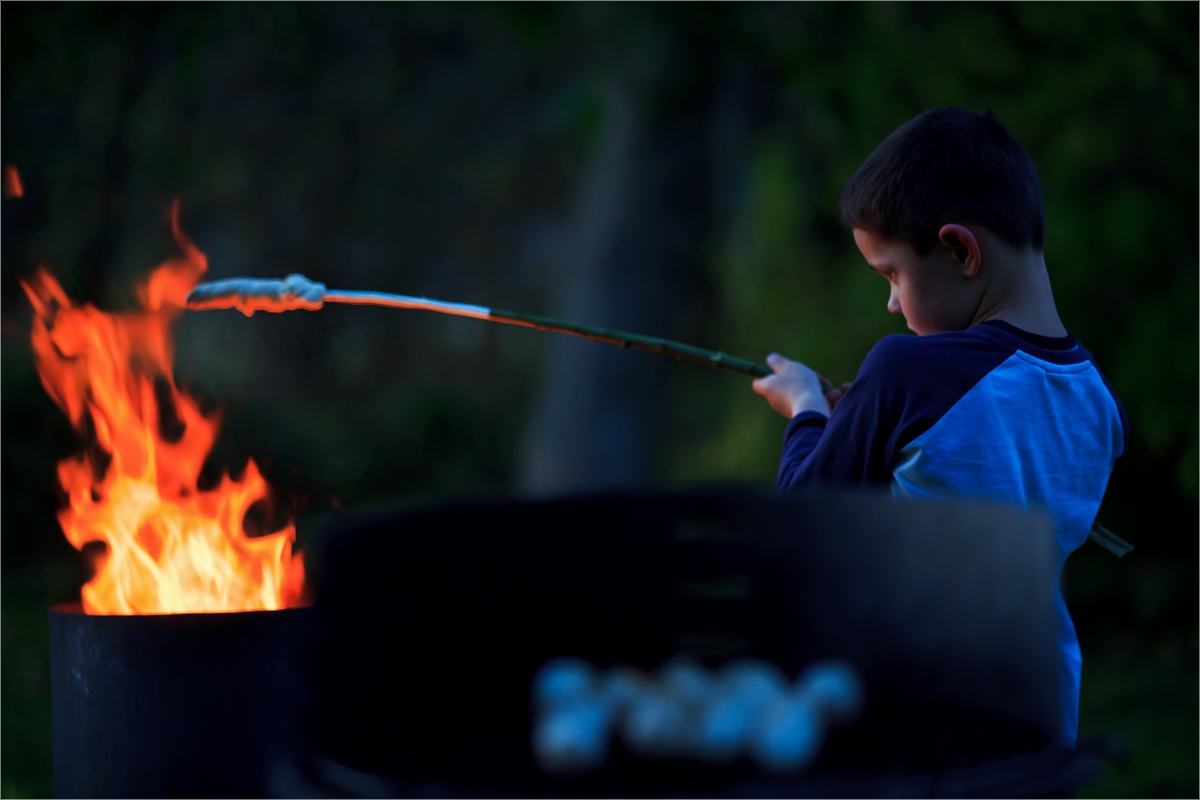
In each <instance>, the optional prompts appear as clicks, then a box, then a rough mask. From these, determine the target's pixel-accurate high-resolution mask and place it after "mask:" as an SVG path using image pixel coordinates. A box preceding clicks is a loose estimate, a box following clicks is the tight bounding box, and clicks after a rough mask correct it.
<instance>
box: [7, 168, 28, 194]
mask: <svg viewBox="0 0 1200 800" xmlns="http://www.w3.org/2000/svg"><path fill="white" fill-rule="evenodd" d="M24 196H25V188H24V187H23V186H21V173H19V172H17V168H16V167H14V166H12V165H9V166H7V167H5V168H4V199H5V200H14V199H16V198H18V197H24Z"/></svg>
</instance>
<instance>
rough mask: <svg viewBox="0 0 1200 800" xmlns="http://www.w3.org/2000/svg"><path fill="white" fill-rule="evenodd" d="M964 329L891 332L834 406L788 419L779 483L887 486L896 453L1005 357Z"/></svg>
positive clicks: (784, 488)
mask: <svg viewBox="0 0 1200 800" xmlns="http://www.w3.org/2000/svg"><path fill="white" fill-rule="evenodd" d="M1007 355H1008V354H1007V353H1004V352H1002V351H998V350H996V349H995V348H994V347H993V346H991V345H990V344H988V343H987V342H986V341H983V340H980V339H978V338H977V337H973V336H963V335H961V334H953V333H951V334H939V335H937V336H925V337H920V338H918V337H916V336H903V335H897V336H887V337H885V338H884V339H882V340H881V341H880V342H879V344H877V345H875V347H873V348H872V349H871V352H869V353H868V354H867V357H866V358H865V359H864V360H863V363H862V367H861V368H860V369H859V371H858V377H857V378H855V379H854V383H853V384H851V386H850V388H849V389H848V390H847V391H846V394H845V395H843V396H842V399H841V400H840V401H838V404H837V406H836V407H835V408H834V410H833V414H832V415H831V416H830V417H829V418H828V420H826V419H825V416H824V415H823V414H819V413H815V412H806V413H804V414H799V415H797V416H796V417H794V418H793V419H792V421H791V422H790V423H788V427H787V431H786V432H785V434H784V441H783V457H782V459H781V460H780V464H779V477H778V480H777V481H776V490H777V491H779V492H788V491H793V490H795V489H799V488H803V487H804V486H807V485H811V484H840V485H849V486H886V485H888V484H889V483H890V482H891V479H892V470H893V468H894V467H895V463H894V461H895V457H896V454H897V453H898V452H899V451H900V449H901V448H903V447H904V446H905V445H906V444H908V443H909V442H911V441H912V440H913V439H915V438H916V437H918V436H920V435H921V434H922V433H924V432H925V431H927V430H929V428H931V427H933V425H934V423H936V422H937V420H938V419H940V418H941V416H942V415H943V414H944V413H945V412H946V411H947V410H948V409H949V408H950V407H951V406H953V405H954V404H955V403H956V402H958V400H959V398H961V397H962V396H963V395H964V394H965V393H966V392H968V391H969V390H970V389H971V387H972V386H974V385H975V384H976V383H978V382H979V380H980V379H982V378H983V376H984V375H986V374H987V373H988V372H990V371H991V370H992V369H994V368H995V367H996V366H997V365H999V364H1000V362H1002V361H1003V360H1004V359H1005V358H1007Z"/></svg>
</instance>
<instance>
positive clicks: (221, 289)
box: [187, 274, 325, 317]
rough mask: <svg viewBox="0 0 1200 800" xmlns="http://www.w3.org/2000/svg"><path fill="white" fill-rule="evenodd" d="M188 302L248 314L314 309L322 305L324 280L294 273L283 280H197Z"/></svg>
mask: <svg viewBox="0 0 1200 800" xmlns="http://www.w3.org/2000/svg"><path fill="white" fill-rule="evenodd" d="M187 304H188V308H193V309H208V308H236V309H237V310H238V311H241V312H242V313H243V314H245V315H246V316H247V317H249V316H251V315H253V314H254V312H255V311H270V312H273V313H279V312H282V311H293V310H295V309H305V310H308V311H317V310H318V309H320V308H321V307H322V306H324V305H325V284H323V283H317V282H316V281H310V280H309V279H308V278H306V277H304V276H303V275H297V274H292V275H288V276H287V277H286V278H284V279H283V280H277V279H263V278H229V279H228V280H223V281H212V282H211V283H202V284H200V285H199V286H197V287H196V288H195V289H193V290H192V293H191V294H189V295H188V298H187Z"/></svg>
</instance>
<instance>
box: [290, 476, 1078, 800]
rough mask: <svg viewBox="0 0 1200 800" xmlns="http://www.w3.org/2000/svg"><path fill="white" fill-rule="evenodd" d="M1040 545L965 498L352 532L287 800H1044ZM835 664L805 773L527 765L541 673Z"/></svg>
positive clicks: (1048, 595) (1038, 523) (1070, 784)
mask: <svg viewBox="0 0 1200 800" xmlns="http://www.w3.org/2000/svg"><path fill="white" fill-rule="evenodd" d="M1053 536H1054V530H1053V523H1052V522H1051V520H1050V519H1049V517H1048V516H1047V515H1045V514H1040V515H1039V514H1029V513H1025V512H1022V511H1020V510H1019V509H1016V508H1012V507H1007V506H1001V505H997V504H987V503H980V502H966V501H953V502H950V501H946V502H941V501H938V502H934V501H897V500H893V499H892V498H890V497H888V496H881V495H864V494H828V495H811V496H804V497H788V498H779V497H769V496H762V495H760V494H757V493H752V492H748V491H737V490H731V491H714V490H707V491H698V492H687V493H672V492H629V493H617V494H609V495H602V496H591V497H582V498H570V499H563V500H555V501H548V502H520V501H505V502H497V503H486V504H485V503H479V504H466V505H464V504H459V505H452V506H446V507H442V508H434V509H426V510H421V511H417V512H412V513H407V514H397V515H381V516H380V515H377V516H375V517H372V518H366V519H360V520H358V521H354V522H350V523H348V524H346V525H345V526H344V529H343V530H342V531H340V532H339V533H338V534H337V535H333V536H331V537H329V539H328V544H327V546H326V547H325V548H324V551H323V559H322V565H323V568H322V570H321V573H322V577H321V578H320V579H319V580H318V582H317V585H316V598H317V605H316V608H315V611H316V612H317V616H318V622H317V634H316V636H317V639H316V641H317V642H318V644H317V646H316V648H315V649H314V651H313V652H314V657H313V661H312V670H313V671H312V680H313V705H312V712H311V716H310V717H309V722H308V725H309V727H308V737H307V738H308V747H309V749H308V750H307V751H306V754H305V755H304V756H303V757H302V758H300V759H299V760H298V761H297V762H295V767H296V769H294V770H293V772H292V777H293V780H291V781H290V782H286V781H285V782H280V783H279V784H278V785H277V787H276V791H278V792H279V793H280V794H281V795H290V796H312V795H314V794H321V793H326V794H327V795H328V794H335V795H336V794H339V793H340V794H341V795H342V796H438V795H440V796H524V797H537V796H549V797H580V796H601V797H604V796H615V797H620V796H635V797H653V796H781V797H784V796H786V797H802V796H815V797H830V796H851V797H855V796H858V797H862V796H941V795H946V796H959V797H962V796H1047V795H1062V794H1065V793H1070V792H1072V791H1074V789H1075V788H1076V787H1078V786H1079V785H1080V784H1081V783H1083V782H1086V780H1087V779H1088V777H1089V776H1090V774H1091V772H1092V770H1093V768H1094V764H1091V763H1087V762H1086V761H1085V760H1084V759H1082V758H1079V757H1077V756H1076V755H1075V754H1074V753H1073V752H1072V751H1068V750H1066V749H1065V748H1062V747H1061V746H1060V745H1058V744H1057V729H1058V724H1059V705H1058V685H1057V647H1056V628H1055V613H1054V599H1053V585H1054V572H1055V564H1054V552H1053ZM562 656H574V657H579V658H583V659H586V660H587V661H589V662H590V663H592V664H594V665H596V666H597V667H600V668H608V667H611V666H614V665H622V664H623V665H630V666H633V667H636V668H639V669H643V670H654V669H657V668H658V667H659V666H660V665H662V664H663V663H664V662H665V661H667V660H668V659H671V658H674V657H678V656H687V657H690V658H692V659H695V660H697V661H699V662H700V663H702V664H703V665H705V666H707V667H717V666H719V665H721V664H723V663H725V662H727V661H728V660H729V659H731V658H734V657H737V656H750V657H755V658H759V659H764V660H766V661H770V662H772V663H775V664H777V665H779V666H780V667H782V668H783V669H784V670H785V671H786V672H787V673H788V674H789V675H792V676H794V675H796V674H798V673H799V672H800V671H802V670H803V669H804V668H805V667H806V665H809V664H811V663H813V662H814V661H817V660H820V659H827V658H837V659H841V660H843V661H846V662H849V663H850V664H852V665H853V666H854V668H855V669H856V671H857V672H858V674H859V675H860V676H861V677H862V679H863V681H864V684H865V689H866V706H865V713H864V714H863V716H862V717H861V718H860V719H859V721H858V722H857V723H855V724H853V725H849V726H846V727H844V728H841V729H835V730H834V731H833V733H832V738H830V740H829V741H828V742H827V745H826V747H825V750H824V751H823V754H822V755H821V757H820V758H819V760H818V761H817V762H816V763H815V764H814V765H813V766H812V767H811V768H810V769H809V770H807V771H806V772H803V773H800V774H795V775H784V776H775V775H768V774H763V773H760V772H758V771H757V770H756V769H755V768H754V766H753V765H752V764H750V763H747V762H745V761H742V762H739V763H736V764H732V765H726V766H716V765H707V764H703V763H698V762H694V761H690V762H689V761H681V760H674V761H672V760H669V759H668V760H662V759H659V760H655V759H647V758H643V757H640V756H638V755H636V754H634V753H630V752H628V751H625V750H623V749H622V748H621V746H620V745H619V743H614V745H613V750H612V751H611V752H610V754H609V757H608V760H607V761H606V762H605V763H604V764H603V766H602V767H600V768H598V769H596V770H594V771H589V772H584V773H580V774H574V775H558V774H550V773H547V772H545V771H544V770H542V769H541V768H539V766H538V764H537V762H536V761H535V759H534V757H533V753H532V747H531V731H532V726H533V712H532V709H531V703H530V687H531V684H532V680H533V676H534V674H535V672H536V671H537V669H538V668H539V667H540V666H541V665H543V664H545V663H546V662H547V661H548V660H550V659H554V658H558V657H562Z"/></svg>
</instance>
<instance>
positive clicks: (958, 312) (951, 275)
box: [854, 228, 980, 336]
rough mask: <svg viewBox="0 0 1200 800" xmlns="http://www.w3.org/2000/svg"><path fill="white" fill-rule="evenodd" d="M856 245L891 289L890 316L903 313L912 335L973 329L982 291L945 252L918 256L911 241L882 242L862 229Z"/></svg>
mask: <svg viewBox="0 0 1200 800" xmlns="http://www.w3.org/2000/svg"><path fill="white" fill-rule="evenodd" d="M854 243H855V244H857V245H858V249H859V251H860V252H861V253H862V254H863V258H865V259H866V260H867V264H869V265H870V267H871V269H873V270H875V271H876V272H878V273H879V274H880V275H882V276H883V277H885V278H887V280H888V283H889V284H891V295H890V296H889V297H888V304H887V308H888V311H890V312H892V313H893V314H903V315H904V321H905V322H907V323H908V329H909V330H911V331H912V332H913V333H915V334H917V335H918V336H926V335H928V334H931V333H944V332H946V331H961V330H966V329H967V328H968V327H969V326H970V324H971V318H972V316H973V315H974V313H975V309H976V307H977V306H978V304H979V299H980V297H979V291H978V288H979V287H978V286H977V282H976V281H972V280H971V279H970V277H969V276H967V275H964V269H963V264H962V263H961V261H958V260H955V258H954V257H953V256H952V255H951V253H950V252H949V251H947V250H946V249H945V248H943V247H934V248H933V249H932V250H930V251H929V252H928V253H926V254H925V255H919V254H918V253H917V251H916V250H915V249H913V246H912V245H910V244H909V243H908V242H905V241H895V240H891V239H883V238H881V237H879V236H876V235H875V234H873V233H871V232H869V231H866V230H863V229H862V228H855V229H854Z"/></svg>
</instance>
